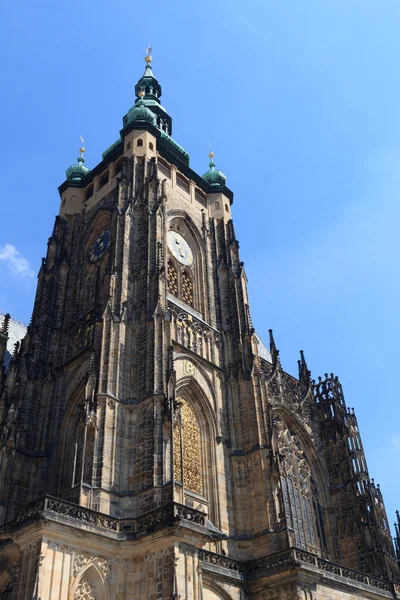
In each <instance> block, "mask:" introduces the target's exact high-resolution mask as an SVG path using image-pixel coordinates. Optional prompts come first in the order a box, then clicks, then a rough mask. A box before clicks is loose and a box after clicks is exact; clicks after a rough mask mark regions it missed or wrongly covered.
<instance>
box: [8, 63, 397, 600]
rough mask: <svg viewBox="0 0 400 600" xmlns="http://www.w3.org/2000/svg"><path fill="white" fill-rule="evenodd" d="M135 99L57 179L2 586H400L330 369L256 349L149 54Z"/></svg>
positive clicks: (27, 590) (89, 597) (168, 589)
mask: <svg viewBox="0 0 400 600" xmlns="http://www.w3.org/2000/svg"><path fill="white" fill-rule="evenodd" d="M141 89H143V93H141ZM137 94H138V98H140V100H139V99H138V101H137V103H136V105H135V108H134V109H131V111H129V113H128V114H127V116H126V117H124V128H123V130H122V131H121V138H120V140H118V142H117V143H116V144H114V145H113V146H112V147H111V148H110V149H109V150H108V151H107V152H106V153H105V154H104V155H103V161H102V162H101V163H100V164H99V165H98V166H97V167H96V168H95V169H93V170H92V171H89V172H84V171H83V170H82V161H81V162H80V164H79V165H77V166H75V167H71V168H70V169H69V170H68V172H67V173H68V179H67V181H66V182H65V183H64V184H63V185H62V186H61V187H60V196H61V207H60V214H59V216H58V217H57V218H56V221H55V225H54V229H53V232H52V235H51V237H50V238H49V241H48V248H47V256H46V258H45V259H43V264H42V267H41V270H40V273H39V277H38V288H37V295H36V299H35V306H34V311H33V316H32V321H31V324H30V326H29V328H28V332H27V335H26V337H25V339H24V340H23V342H22V344H21V346H20V347H19V348H18V349H17V352H16V353H15V356H14V357H13V360H12V361H11V365H10V368H9V371H8V375H7V378H6V381H5V384H4V386H3V387H4V390H3V393H2V397H1V404H0V422H1V436H2V437H1V455H0V461H1V462H0V522H1V523H3V526H2V528H1V529H0V544H1V545H0V557H1V558H0V594H2V595H1V597H2V598H10V599H12V600H22V599H26V598H37V599H39V598H40V599H41V600H53V599H58V600H64V599H65V600H66V599H81V600H94V599H95V600H100V599H114V598H115V599H118V600H138V599H139V598H140V599H142V598H143V599H154V600H158V599H170V598H172V599H178V598H181V599H182V600H183V599H185V600H215V599H231V600H244V599H246V600H247V599H248V600H250V599H254V600H258V599H259V600H261V599H267V598H268V599H271V600H274V599H275V598H280V599H282V598H284V599H285V598H287V599H288V600H289V599H290V600H291V599H304V600H309V599H311V598H319V599H322V598H335V599H336V598H339V597H341V598H349V600H350V598H382V597H387V598H391V597H400V588H399V586H398V585H397V584H396V583H395V581H399V579H400V577H399V567H398V563H397V561H396V557H395V553H394V548H393V544H392V540H391V536H390V531H389V527H388V523H387V517H386V513H385V508H384V504H383V499H382V495H381V492H380V490H379V487H378V486H375V484H374V482H373V480H370V478H369V474H368V470H367V465H366V460H365V456H364V452H363V448H362V443H361V438H360V433H359V430H358V426H357V420H356V417H355V415H354V412H350V411H349V410H348V409H347V408H346V405H345V401H344V396H343V392H342V388H341V385H340V383H339V381H338V379H337V378H335V377H334V376H333V375H326V376H325V378H324V379H323V380H322V379H319V380H318V381H317V382H314V381H312V380H311V378H310V372H309V370H308V368H307V365H306V362H305V359H304V356H303V355H302V354H301V357H300V361H299V378H298V379H294V378H293V377H291V376H289V375H288V374H287V373H285V372H284V371H283V369H282V366H281V364H280V361H279V353H278V351H277V349H276V345H275V341H274V338H273V335H272V332H271V334H270V349H269V351H268V350H267V349H266V348H265V346H264V345H263V344H262V343H261V341H260V339H259V338H258V336H257V335H256V333H255V331H254V329H253V326H252V323H251V318H250V310H249V302H248V295H247V279H246V275H245V272H244V268H243V263H241V262H240V257H239V244H238V242H237V240H236V237H235V232H234V227H233V222H232V218H231V212H230V206H231V202H232V199H233V196H232V193H231V192H230V191H229V189H228V188H226V186H225V180H224V176H223V175H222V174H219V172H218V171H215V165H214V163H211V168H210V172H211V175H207V176H204V177H205V178H201V177H199V175H197V174H196V173H194V172H193V171H192V170H191V169H190V168H189V166H188V157H187V154H186V153H185V152H184V151H183V149H182V148H180V146H178V145H177V144H176V143H175V142H174V141H173V140H172V139H171V138H170V137H169V134H170V132H171V120H170V118H169V117H168V115H166V113H165V115H164V114H163V112H162V110H161V108H160V107H159V104H157V103H159V96H160V94H161V88H160V86H159V84H158V82H157V81H156V80H155V79H154V76H153V75H152V73H151V69H150V70H149V63H148V67H147V68H146V73H145V76H144V77H143V78H142V79H141V80H140V81H139V84H138V86H137ZM141 96H142V97H141ZM148 107H150V108H148ZM146 111H147V112H146ZM151 111H153V112H151ZM149 112H151V114H150V116H149ZM153 113H154V115H155V116H154V115H153ZM213 165H214V166H213ZM5 336H6V332H3V337H5Z"/></svg>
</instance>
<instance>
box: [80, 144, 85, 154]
mask: <svg viewBox="0 0 400 600" xmlns="http://www.w3.org/2000/svg"><path fill="white" fill-rule="evenodd" d="M79 152H80V153H81V154H83V153H84V152H85V148H84V147H83V146H82V147H81V148H79Z"/></svg>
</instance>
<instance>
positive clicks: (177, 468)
mask: <svg viewBox="0 0 400 600" xmlns="http://www.w3.org/2000/svg"><path fill="white" fill-rule="evenodd" d="M177 402H178V406H179V412H178V418H177V421H176V423H175V427H174V479H175V481H178V482H180V483H182V479H183V485H184V487H185V488H186V489H188V490H190V491H192V492H195V493H197V494H203V476H202V456H201V433H200V427H199V424H198V421H197V419H196V415H195V414H194V412H193V410H192V408H191V407H190V405H189V404H188V403H187V402H186V400H185V399H184V398H177ZM182 475H183V476H182Z"/></svg>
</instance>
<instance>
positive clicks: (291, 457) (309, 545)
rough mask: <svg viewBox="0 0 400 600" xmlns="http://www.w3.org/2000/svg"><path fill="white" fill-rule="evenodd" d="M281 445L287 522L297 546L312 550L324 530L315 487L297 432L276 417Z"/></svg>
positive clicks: (282, 478) (316, 547)
mask: <svg viewBox="0 0 400 600" xmlns="http://www.w3.org/2000/svg"><path fill="white" fill-rule="evenodd" d="M276 424H277V429H278V439H279V449H280V456H281V461H280V472H281V484H282V495H283V503H284V507H285V513H286V523H287V526H288V528H289V530H290V531H292V533H293V536H294V543H295V545H296V546H297V547H298V548H303V549H304V550H309V551H311V552H315V551H316V550H318V548H319V547H320V539H319V537H320V536H319V535H318V532H321V533H323V527H322V521H321V515H320V510H319V508H320V507H319V503H318V497H317V488H316V485H315V483H314V481H313V479H312V475H311V469H310V466H309V464H308V461H307V457H306V456H305V454H304V452H303V450H302V448H301V446H300V443H299V441H298V439H297V437H296V435H295V434H294V433H293V432H291V431H290V430H289V429H288V428H287V427H286V426H285V424H284V423H283V422H282V421H281V420H280V419H276Z"/></svg>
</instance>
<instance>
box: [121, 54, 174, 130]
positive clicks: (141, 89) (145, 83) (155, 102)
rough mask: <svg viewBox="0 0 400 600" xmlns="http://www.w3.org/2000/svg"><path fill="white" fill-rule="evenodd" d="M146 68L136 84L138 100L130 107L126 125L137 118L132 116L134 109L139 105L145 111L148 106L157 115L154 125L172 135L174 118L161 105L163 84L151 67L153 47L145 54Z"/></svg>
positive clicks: (125, 118)
mask: <svg viewBox="0 0 400 600" xmlns="http://www.w3.org/2000/svg"><path fill="white" fill-rule="evenodd" d="M144 60H145V63H146V68H145V71H144V73H143V75H142V77H141V78H140V79H139V81H138V82H137V84H136V86H135V95H136V100H135V104H134V106H133V107H132V108H131V109H130V111H129V112H128V114H127V116H126V117H124V126H126V125H127V124H128V123H130V122H131V121H132V120H137V119H135V118H133V119H132V118H130V116H132V114H133V111H135V109H136V108H137V107H140V108H141V112H144V111H143V109H144V107H146V109H147V110H148V111H151V112H153V113H154V115H155V119H154V123H153V124H154V125H156V127H157V128H158V129H160V130H161V131H163V132H164V133H166V134H168V135H171V134H172V119H171V117H170V116H169V115H168V114H167V113H166V111H165V108H164V107H163V106H162V105H161V102H160V98H161V85H160V84H159V82H158V81H157V79H156V78H155V77H154V73H153V70H152V68H151V64H152V62H153V57H152V56H151V47H150V46H149V47H148V48H147V52H146V56H145V59H144ZM140 120H146V121H150V122H152V119H151V118H149V117H148V115H146V118H145V119H140Z"/></svg>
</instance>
